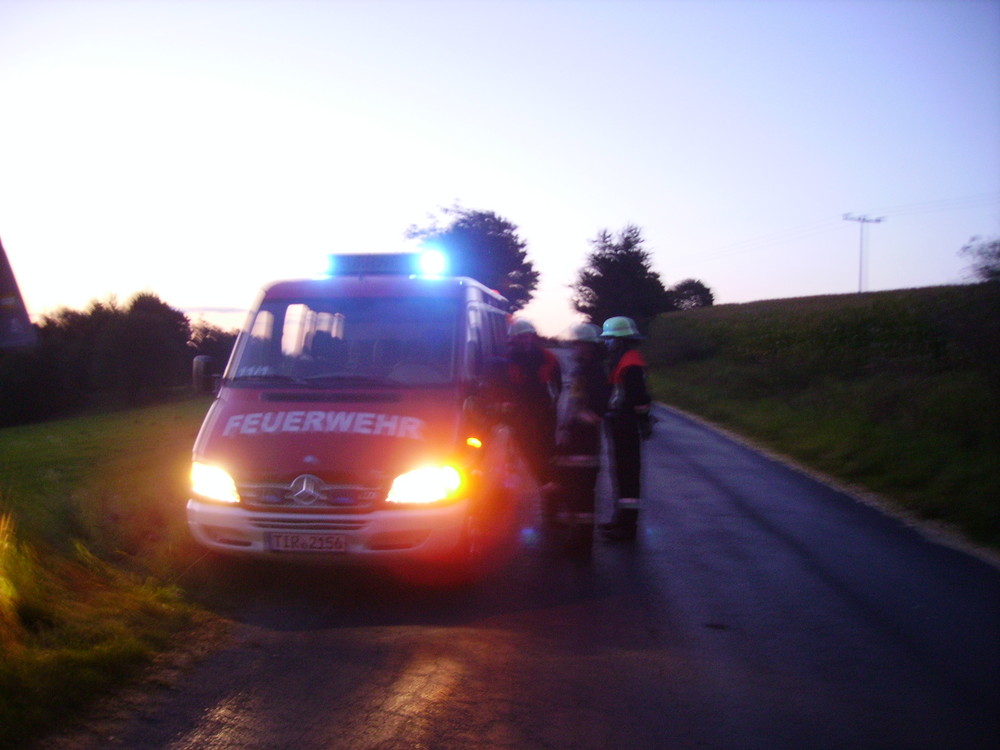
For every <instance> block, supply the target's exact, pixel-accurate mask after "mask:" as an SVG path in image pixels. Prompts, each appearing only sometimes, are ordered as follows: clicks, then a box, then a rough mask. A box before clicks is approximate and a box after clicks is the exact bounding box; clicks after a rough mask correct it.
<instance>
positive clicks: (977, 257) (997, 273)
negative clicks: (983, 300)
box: [959, 237, 1000, 281]
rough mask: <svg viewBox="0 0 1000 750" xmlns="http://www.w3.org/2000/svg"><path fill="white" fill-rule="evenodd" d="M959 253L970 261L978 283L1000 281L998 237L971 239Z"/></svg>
mask: <svg viewBox="0 0 1000 750" xmlns="http://www.w3.org/2000/svg"><path fill="white" fill-rule="evenodd" d="M959 253H960V254H961V255H964V256H966V257H968V258H971V259H972V273H973V275H974V276H975V277H976V278H977V279H979V280H980V281H1000V237H993V238H992V239H988V240H987V239H983V238H982V237H973V238H972V239H970V240H969V241H968V243H967V244H966V245H965V247H963V248H962V249H961V250H960V251H959Z"/></svg>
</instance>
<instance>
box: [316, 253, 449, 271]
mask: <svg viewBox="0 0 1000 750" xmlns="http://www.w3.org/2000/svg"><path fill="white" fill-rule="evenodd" d="M447 266H448V263H447V259H446V258H445V256H444V254H443V253H441V252H440V251H438V250H427V251H424V252H420V253H350V254H346V255H331V256H330V267H329V271H328V273H329V275H330V276H441V275H442V274H444V272H445V271H446V270H447Z"/></svg>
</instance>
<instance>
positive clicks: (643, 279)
mask: <svg viewBox="0 0 1000 750" xmlns="http://www.w3.org/2000/svg"><path fill="white" fill-rule="evenodd" d="M643 243H644V240H643V238H642V230H641V229H640V228H639V227H637V226H635V225H634V224H629V225H628V226H626V227H625V228H624V229H623V230H622V231H621V232H619V233H618V236H617V237H615V236H613V235H612V234H611V233H610V232H609V231H608V230H607V229H602V230H601V231H600V232H598V234H597V237H596V239H593V240H591V245H592V246H593V251H592V252H591V254H590V255H589V256H588V258H587V264H586V265H585V266H584V267H583V268H582V269H581V270H580V273H579V277H578V279H577V281H576V283H575V284H572V285H571V286H570V288H571V289H572V290H573V297H572V304H573V309H575V310H576V311H577V312H579V313H582V314H583V315H585V316H586V317H587V319H588V320H589V321H590V322H592V323H596V324H597V325H600V324H602V323H603V322H604V321H605V320H607V319H608V318H610V317H612V316H615V315H625V316H628V317H630V318H632V319H633V320H634V321H635V323H636V325H637V326H638V328H639V330H640V331H643V332H645V331H646V329H647V328H648V326H649V321H651V320H652V319H653V318H655V317H656V316H657V315H659V314H660V313H662V312H666V311H667V310H669V309H671V305H670V297H669V295H668V293H667V290H666V289H664V288H663V283H662V282H661V281H660V276H659V274H657V273H656V272H655V271H653V270H652V269H651V268H650V258H649V253H648V252H646V250H645V249H644V248H643Z"/></svg>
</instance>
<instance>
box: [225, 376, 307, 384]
mask: <svg viewBox="0 0 1000 750" xmlns="http://www.w3.org/2000/svg"><path fill="white" fill-rule="evenodd" d="M248 380H252V381H261V380H262V381H269V382H274V383H298V384H299V385H304V384H305V381H304V380H302V379H301V378H293V377H292V376H291V375H279V374H277V373H271V374H268V375H237V376H236V377H235V378H233V382H234V383H244V382H246V381H248Z"/></svg>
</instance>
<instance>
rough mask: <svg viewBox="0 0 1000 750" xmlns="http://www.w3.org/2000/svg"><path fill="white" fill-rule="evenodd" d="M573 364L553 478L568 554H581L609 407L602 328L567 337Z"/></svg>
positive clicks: (587, 542)
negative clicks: (602, 428)
mask: <svg viewBox="0 0 1000 750" xmlns="http://www.w3.org/2000/svg"><path fill="white" fill-rule="evenodd" d="M570 341H571V342H572V347H573V366H572V372H571V373H570V376H569V379H568V381H567V387H566V389H565V391H564V392H563V394H562V397H561V398H560V400H559V422H558V427H557V430H556V452H555V458H554V460H553V478H554V481H555V483H556V485H557V490H556V495H557V498H558V506H559V515H558V520H559V521H561V522H562V523H564V524H565V525H566V527H567V531H568V533H567V535H566V541H567V547H568V550H569V551H570V552H577V553H582V554H586V553H589V552H590V550H591V546H592V543H593V539H594V494H595V489H596V486H597V474H598V470H599V469H600V465H601V464H600V462H601V423H602V421H603V418H604V410H605V408H606V406H607V403H608V394H609V390H610V389H609V387H608V377H607V372H606V370H605V369H604V353H605V352H604V343H603V342H602V341H601V329H600V328H598V327H597V326H595V325H593V324H592V323H581V324H579V325H576V326H574V327H573V329H572V331H571V333H570Z"/></svg>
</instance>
